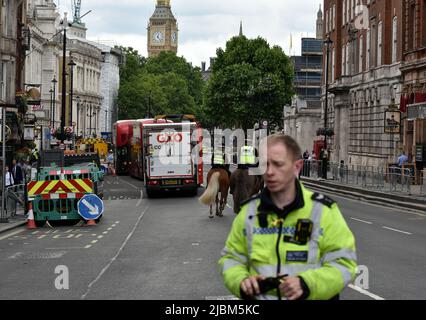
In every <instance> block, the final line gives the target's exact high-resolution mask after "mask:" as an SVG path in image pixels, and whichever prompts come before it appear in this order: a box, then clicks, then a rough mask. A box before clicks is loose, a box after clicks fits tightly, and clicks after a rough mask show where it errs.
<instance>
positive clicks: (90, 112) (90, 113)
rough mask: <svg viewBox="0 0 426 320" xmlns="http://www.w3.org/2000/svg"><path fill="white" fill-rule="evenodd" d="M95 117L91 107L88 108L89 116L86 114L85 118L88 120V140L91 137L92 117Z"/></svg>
mask: <svg viewBox="0 0 426 320" xmlns="http://www.w3.org/2000/svg"><path fill="white" fill-rule="evenodd" d="M94 115H95V111H94V110H93V109H92V105H90V106H89V114H87V117H89V119H90V127H89V138H90V137H91V136H92V134H93V133H92V129H93V127H92V117H93V116H94Z"/></svg>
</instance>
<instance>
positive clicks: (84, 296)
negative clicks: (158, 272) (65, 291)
mask: <svg viewBox="0 0 426 320" xmlns="http://www.w3.org/2000/svg"><path fill="white" fill-rule="evenodd" d="M148 208H149V207H146V208H145V210H144V211H142V213H141V215H140V216H139V218H138V220H137V221H136V223H135V226H134V227H133V229H132V231H131V232H130V233H129V234H128V235H127V237H126V239H125V240H124V242H123V244H122V245H121V247H120V249H119V250H118V252H117V254H116V255H115V256H114V257H113V258H112V259H111V260H110V262H109V263H108V264H107V265H106V266H105V267H104V268H103V269H102V270H101V272H100V273H99V274H98V276H97V277H96V278H95V280H93V281H92V282H91V283H89V285H88V287H87V291H86V293H84V294H83V295H82V296H81V298H80V299H85V298H86V296H87V295H88V294H89V292H90V290H91V289H92V287H93V285H94V284H95V283H96V282H98V281H99V279H100V278H101V277H102V275H103V274H104V273H105V272H106V271H107V270H108V269H109V267H110V266H111V265H112V263H113V262H114V261H115V260H116V259H117V258H118V256H119V255H120V253H121V251H123V249H124V247H125V246H126V244H127V242H128V241H129V240H130V238H131V237H132V236H133V234H134V233H135V231H136V228H137V227H138V225H139V222H140V221H141V220H142V218H143V216H144V215H145V213H146V212H147V211H148Z"/></svg>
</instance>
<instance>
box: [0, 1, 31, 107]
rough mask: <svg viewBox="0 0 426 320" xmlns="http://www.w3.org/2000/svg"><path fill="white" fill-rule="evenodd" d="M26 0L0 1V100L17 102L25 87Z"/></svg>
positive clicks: (8, 102)
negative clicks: (20, 92)
mask: <svg viewBox="0 0 426 320" xmlns="http://www.w3.org/2000/svg"><path fill="white" fill-rule="evenodd" d="M25 6H26V1H25V0H3V1H1V2H0V101H1V103H6V104H15V96H16V92H17V91H21V90H23V89H24V64H23V61H24V57H25V51H26V49H28V37H27V35H26V32H25V30H26V29H25V24H26V21H25Z"/></svg>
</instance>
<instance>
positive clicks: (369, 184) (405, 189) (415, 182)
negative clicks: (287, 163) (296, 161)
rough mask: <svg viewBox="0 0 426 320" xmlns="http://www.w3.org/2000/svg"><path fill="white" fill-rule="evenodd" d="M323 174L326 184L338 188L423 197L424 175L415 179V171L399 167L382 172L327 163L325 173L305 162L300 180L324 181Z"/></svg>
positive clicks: (317, 165) (316, 163)
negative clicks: (346, 187) (319, 179)
mask: <svg viewBox="0 0 426 320" xmlns="http://www.w3.org/2000/svg"><path fill="white" fill-rule="evenodd" d="M325 170H326V172H327V179H328V180H333V181H335V182H337V183H340V184H345V185H351V186H357V187H360V188H365V189H370V190H378V191H382V192H389V193H405V194H409V195H414V196H425V195H426V177H425V174H424V172H425V171H419V172H418V173H417V175H419V176H416V175H415V173H414V169H403V168H400V167H398V166H389V167H388V168H385V167H372V166H358V165H345V164H336V163H328V164H327V169H325V168H324V166H323V162H322V161H317V160H304V165H303V168H302V171H301V176H302V177H309V178H314V179H316V178H323V177H324V171H325Z"/></svg>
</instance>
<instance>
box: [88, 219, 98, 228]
mask: <svg viewBox="0 0 426 320" xmlns="http://www.w3.org/2000/svg"><path fill="white" fill-rule="evenodd" d="M86 226H96V222H95V220H93V219H90V220H87V223H86Z"/></svg>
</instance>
